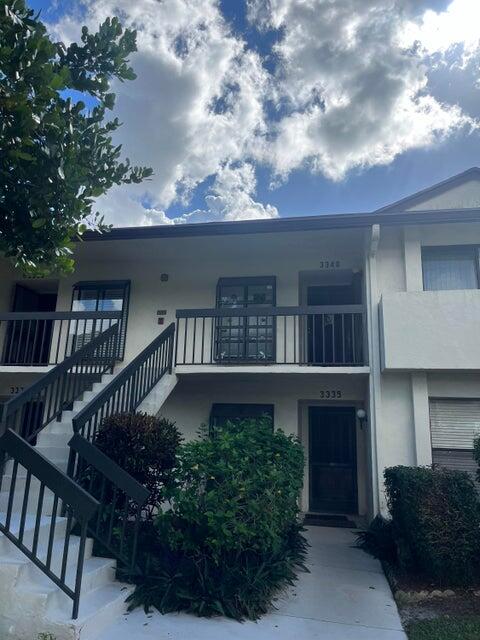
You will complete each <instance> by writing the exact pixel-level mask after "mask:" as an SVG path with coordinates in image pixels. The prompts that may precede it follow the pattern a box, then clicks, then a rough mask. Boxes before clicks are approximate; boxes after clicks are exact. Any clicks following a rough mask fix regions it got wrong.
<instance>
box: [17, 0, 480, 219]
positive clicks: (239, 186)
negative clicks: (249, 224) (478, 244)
mask: <svg viewBox="0 0 480 640" xmlns="http://www.w3.org/2000/svg"><path fill="white" fill-rule="evenodd" d="M28 3H29V5H30V6H31V7H32V8H34V9H40V10H41V17H42V20H43V21H44V22H46V23H47V24H48V28H49V30H50V32H51V34H52V37H53V38H54V39H56V40H58V39H60V40H63V41H64V42H71V41H74V40H77V39H79V35H80V28H81V25H82V24H87V25H88V27H89V28H90V29H91V30H95V29H96V27H98V25H99V24H100V23H101V22H102V21H103V20H104V19H105V18H106V17H108V16H113V15H116V16H118V17H119V18H120V19H121V21H122V22H123V24H124V25H125V26H129V27H132V28H135V29H136V30H137V46H138V51H137V52H136V53H135V54H133V55H132V56H131V60H130V62H131V64H132V66H133V68H134V70H135V72H136V74H137V79H136V80H135V81H133V82H127V83H124V84H119V86H115V87H114V91H115V92H116V94H117V102H116V106H115V113H114V115H117V116H118V117H119V118H120V120H121V121H122V122H123V126H122V127H121V129H120V130H119V131H118V132H117V133H116V142H118V143H121V144H122V145H123V151H124V154H125V155H126V156H128V157H129V158H130V159H131V160H132V161H133V162H134V163H135V164H142V165H147V166H151V167H152V168H153V171H154V175H153V177H152V178H151V179H150V180H149V181H148V182H144V183H143V184H142V185H138V186H137V185H135V186H130V185H124V186H121V187H115V188H114V189H112V190H111V191H110V192H109V193H108V194H107V195H106V196H103V197H102V198H100V199H99V201H98V203H97V205H98V209H99V210H100V211H101V212H102V213H104V214H105V217H106V220H107V221H108V222H111V223H113V224H114V225H116V226H133V225H151V224H183V223H185V222H207V221H217V220H241V219H254V218H275V217H278V216H282V217H283V216H300V215H318V214H322V213H344V212H362V211H373V210H375V209H377V208H379V207H382V206H384V205H387V204H389V203H391V202H394V201H396V200H398V199H400V198H402V197H405V196H407V195H409V194H411V193H414V192H415V191H418V190H420V189H423V188H425V187H428V186H430V185H432V184H434V183H436V182H439V181H441V180H444V179H446V178H448V177H450V176H452V175H454V174H456V173H459V172H461V171H464V170H465V169H468V168H469V167H472V166H477V165H480V127H479V125H480V100H479V97H480V27H479V25H480V0H81V1H80V0H76V1H74V0H28Z"/></svg>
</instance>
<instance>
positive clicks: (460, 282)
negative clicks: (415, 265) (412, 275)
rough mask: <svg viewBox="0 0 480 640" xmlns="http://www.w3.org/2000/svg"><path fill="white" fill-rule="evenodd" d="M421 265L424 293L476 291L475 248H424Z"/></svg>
mask: <svg viewBox="0 0 480 640" xmlns="http://www.w3.org/2000/svg"><path fill="white" fill-rule="evenodd" d="M422 265H423V288H424V290H425V291H441V290H447V289H478V248H477V247H473V246H467V247H464V246H462V247H424V248H423V249H422Z"/></svg>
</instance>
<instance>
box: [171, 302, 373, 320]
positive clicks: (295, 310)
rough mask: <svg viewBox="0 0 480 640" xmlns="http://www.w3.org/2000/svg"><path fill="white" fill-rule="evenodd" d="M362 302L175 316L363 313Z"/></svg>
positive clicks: (194, 311) (180, 312) (181, 311)
mask: <svg viewBox="0 0 480 640" xmlns="http://www.w3.org/2000/svg"><path fill="white" fill-rule="evenodd" d="M365 311H366V307H365V305H363V304H344V305H335V306H329V305H322V306H315V307H308V306H303V307H253V306H252V307H235V308H229V307H221V308H219V309H177V311H176V312H175V313H176V317H177V318H222V317H233V318H235V317H239V316H242V317H248V316H251V317H256V316H307V315H316V314H319V315H329V314H335V313H344V314H345V313H364V312H365Z"/></svg>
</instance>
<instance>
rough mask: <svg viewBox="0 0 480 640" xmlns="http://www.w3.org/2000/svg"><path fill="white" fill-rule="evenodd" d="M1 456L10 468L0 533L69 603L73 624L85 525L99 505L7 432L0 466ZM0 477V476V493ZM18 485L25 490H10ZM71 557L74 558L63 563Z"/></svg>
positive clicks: (1, 441)
mask: <svg viewBox="0 0 480 640" xmlns="http://www.w3.org/2000/svg"><path fill="white" fill-rule="evenodd" d="M6 457H8V458H10V461H9V464H11V465H12V467H11V474H10V477H9V480H10V486H9V488H8V491H5V492H3V493H1V492H0V496H1V497H2V500H4V501H5V503H6V509H5V512H4V513H1V514H0V532H1V533H3V535H4V536H5V537H6V538H8V540H10V541H11V542H12V543H13V544H14V545H15V546H16V547H17V548H18V549H20V551H21V552H22V553H23V554H24V555H25V556H27V558H29V560H31V561H32V562H33V563H34V564H35V566H37V567H38V568H39V569H40V570H41V571H43V573H44V574H45V575H46V576H48V578H50V580H51V581H52V582H54V583H55V584H56V585H57V586H58V587H59V588H60V589H61V590H62V591H63V592H64V593H66V594H67V596H68V597H69V598H71V599H72V601H73V609H72V618H73V619H76V618H77V617H78V609H79V603H80V590H81V585H82V573H83V565H84V559H85V543H86V538H87V526H88V522H89V521H91V519H92V518H93V516H94V514H95V511H96V510H97V508H98V506H99V503H98V501H97V500H96V499H95V498H94V497H93V496H91V495H89V494H88V493H87V492H86V491H85V490H84V489H83V488H82V487H81V486H79V485H78V484H77V483H76V482H74V481H73V480H72V479H71V478H69V477H68V476H66V475H65V474H64V473H62V472H61V471H60V470H59V469H58V468H57V467H55V465H53V464H52V463H51V462H50V461H49V460H47V459H46V458H45V457H44V456H42V455H41V454H40V453H39V452H38V451H35V449H34V448H33V447H32V446H31V445H29V444H28V442H26V441H25V440H24V439H23V438H21V437H20V436H19V435H17V434H16V433H14V432H13V431H11V430H10V429H9V430H8V431H6V432H5V433H4V434H3V435H2V436H1V437H0V466H2V461H3V460H4V459H5V458H6ZM19 466H20V467H23V468H24V469H26V476H24V477H22V478H19V477H18V468H19ZM1 478H2V475H1V474H0V488H1V482H2V481H1ZM4 480H5V478H4ZM20 482H22V483H23V482H24V483H25V486H24V488H23V487H20V488H18V490H16V489H17V487H18V485H19V484H20ZM35 485H36V487H35V490H32V489H33V487H34V486H35ZM37 488H38V492H37ZM47 501H48V504H50V503H51V507H50V508H49V509H48V511H49V513H51V516H50V515H49V516H48V517H45V515H44V509H45V508H46V504H47ZM19 503H21V508H20V511H19V517H18V511H17V509H18V508H19V506H20V505H19ZM14 509H15V514H14ZM3 511H4V509H2V512H3ZM61 512H63V513H64V517H62V516H61V515H60V514H61ZM32 513H33V514H34V515H33V516H30V517H31V518H32V520H31V522H29V523H27V518H28V514H32ZM32 525H33V527H32ZM73 525H75V526H76V527H77V528H78V531H79V533H78V540H79V542H78V550H77V551H76V552H75V547H76V545H73V544H71V537H72V536H71V534H72V528H73ZM59 543H60V544H59ZM74 552H75V553H76V556H74V557H73V558H69V555H70V554H72V553H74ZM72 560H73V562H72Z"/></svg>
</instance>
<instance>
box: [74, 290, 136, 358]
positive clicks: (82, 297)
mask: <svg viewBox="0 0 480 640" xmlns="http://www.w3.org/2000/svg"><path fill="white" fill-rule="evenodd" d="M129 296H130V281H129V280H111V281H98V282H77V284H75V285H74V287H73V295H72V311H122V312H123V313H122V318H121V320H120V333H119V335H120V343H119V348H118V352H119V357H120V358H123V354H124V351H125V338H126V332H127V316H128V301H129ZM111 324H112V321H111V320H96V321H95V320H87V321H86V322H84V323H83V324H82V325H80V322H79V321H75V322H72V323H71V326H70V335H71V336H72V352H73V351H76V350H77V349H78V348H80V347H81V346H82V344H83V343H85V342H88V341H89V340H91V339H92V337H94V336H97V335H99V334H100V333H101V332H102V331H105V330H106V329H108V327H109V326H110V325H111Z"/></svg>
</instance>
